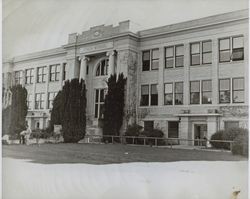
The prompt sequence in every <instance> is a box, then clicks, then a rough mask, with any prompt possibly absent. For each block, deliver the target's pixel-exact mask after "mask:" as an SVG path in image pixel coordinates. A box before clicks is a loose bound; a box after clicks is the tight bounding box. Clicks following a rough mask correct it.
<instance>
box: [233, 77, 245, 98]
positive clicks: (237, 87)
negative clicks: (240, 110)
mask: <svg viewBox="0 0 250 199" xmlns="http://www.w3.org/2000/svg"><path fill="white" fill-rule="evenodd" d="M244 97H245V96H244V78H233V103H243V102H244Z"/></svg>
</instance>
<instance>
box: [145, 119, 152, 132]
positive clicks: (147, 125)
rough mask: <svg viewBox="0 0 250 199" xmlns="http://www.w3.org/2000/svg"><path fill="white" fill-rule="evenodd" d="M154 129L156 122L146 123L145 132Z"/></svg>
mask: <svg viewBox="0 0 250 199" xmlns="http://www.w3.org/2000/svg"><path fill="white" fill-rule="evenodd" d="M153 129H154V121H144V131H152V130H153Z"/></svg>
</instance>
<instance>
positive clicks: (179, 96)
mask: <svg viewBox="0 0 250 199" xmlns="http://www.w3.org/2000/svg"><path fill="white" fill-rule="evenodd" d="M173 86H174V88H173ZM164 104H165V105H173V104H175V105H181V104H183V82H175V83H166V84H165V88H164Z"/></svg>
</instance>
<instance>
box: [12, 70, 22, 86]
mask: <svg viewBox="0 0 250 199" xmlns="http://www.w3.org/2000/svg"><path fill="white" fill-rule="evenodd" d="M22 79H23V73H22V71H21V70H20V71H15V82H14V84H15V85H17V84H21V83H22Z"/></svg>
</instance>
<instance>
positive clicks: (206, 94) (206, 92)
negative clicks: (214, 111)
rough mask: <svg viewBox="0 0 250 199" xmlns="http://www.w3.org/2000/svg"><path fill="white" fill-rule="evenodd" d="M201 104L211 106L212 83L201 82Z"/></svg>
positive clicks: (209, 81)
mask: <svg viewBox="0 0 250 199" xmlns="http://www.w3.org/2000/svg"><path fill="white" fill-rule="evenodd" d="M201 88H202V104H212V81H211V80H203V81H202V87H201Z"/></svg>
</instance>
